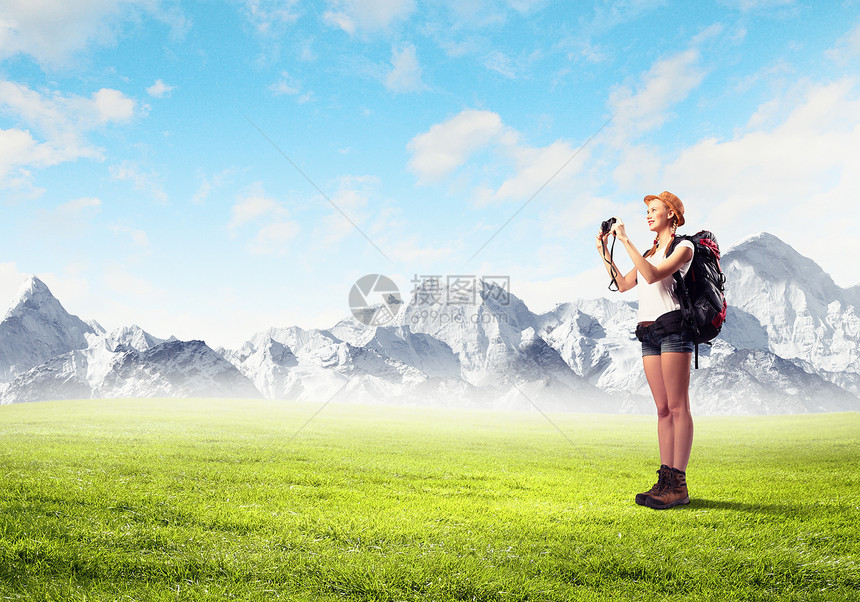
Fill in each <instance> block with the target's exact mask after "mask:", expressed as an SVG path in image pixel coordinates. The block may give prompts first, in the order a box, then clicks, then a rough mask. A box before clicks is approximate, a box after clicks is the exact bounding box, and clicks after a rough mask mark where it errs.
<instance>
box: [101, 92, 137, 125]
mask: <svg viewBox="0 0 860 602" xmlns="http://www.w3.org/2000/svg"><path fill="white" fill-rule="evenodd" d="M93 106H94V107H95V109H96V111H97V114H98V120H99V122H100V123H111V122H120V121H128V120H129V119H131V118H132V117H134V109H135V103H134V101H133V100H132V99H131V98H129V97H127V96H126V95H125V94H123V93H122V92H120V91H119V90H112V89H110V88H102V89H101V90H99V91H98V92H96V93H94V94H93Z"/></svg>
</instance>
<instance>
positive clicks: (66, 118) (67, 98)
mask: <svg viewBox="0 0 860 602" xmlns="http://www.w3.org/2000/svg"><path fill="white" fill-rule="evenodd" d="M135 111H136V103H135V102H134V100H132V99H130V98H128V97H127V96H125V95H124V94H123V93H122V92H120V91H119V90H113V89H110V88H102V89H101V90H98V91H97V92H95V93H93V94H92V95H91V96H90V97H89V98H86V97H83V96H77V95H63V94H60V93H59V92H45V93H42V92H39V91H36V90H33V89H31V88H29V87H28V86H26V85H23V84H18V83H15V82H11V81H8V80H0V113H5V114H7V115H10V116H12V117H14V118H16V119H18V120H19V121H21V122H23V124H24V127H26V128H32V129H33V130H35V131H36V132H37V133H38V134H40V135H41V138H42V140H39V139H37V138H36V137H35V136H34V135H33V133H31V131H30V129H20V128H13V129H8V130H0V185H4V184H5V185H6V186H9V185H10V182H18V184H19V185H21V183H22V182H25V181H29V179H30V177H31V175H32V174H31V172H30V169H34V168H43V167H48V166H51V165H57V164H60V163H64V162H67V161H74V160H75V159H79V158H89V159H101V158H102V151H101V149H99V148H97V147H95V146H93V145H91V144H90V143H88V142H87V140H86V135H87V134H88V133H89V132H90V131H92V130H94V129H96V128H99V127H102V126H106V125H109V124H112V123H123V122H127V121H129V120H130V119H132V118H133V117H134V116H135Z"/></svg>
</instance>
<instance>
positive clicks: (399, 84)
mask: <svg viewBox="0 0 860 602" xmlns="http://www.w3.org/2000/svg"><path fill="white" fill-rule="evenodd" d="M391 66H392V69H391V71H390V72H389V73H388V76H387V77H386V79H385V86H386V87H387V88H388V89H389V90H392V91H394V92H417V91H420V90H423V89H425V88H426V86H425V85H424V83H423V82H422V81H421V65H420V64H419V63H418V57H417V56H416V54H415V46H413V45H412V44H408V45H406V46H404V47H403V48H401V49H400V50H398V49H393V50H392V53H391Z"/></svg>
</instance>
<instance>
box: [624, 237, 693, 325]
mask: <svg viewBox="0 0 860 602" xmlns="http://www.w3.org/2000/svg"><path fill="white" fill-rule="evenodd" d="M679 247H687V248H688V249H690V250H691V251H693V252H694V253H695V249H694V248H693V243H691V242H690V241H689V240H682V241H681V242H679V243H678V244H677V245H676V246H675V248H676V249H677V248H679ZM668 248H669V247H668V246H667V247H666V249H668ZM666 249H663V251H662V252H661V251H659V250H658V251H657V252H656V253H654V255H652V256H651V257H648V258H647V259H646V260H647V261H648V263H650V264H651V265H655V266H656V265H658V264H660V263H662V262H663V261H664V260H665V259H666ZM692 263H693V258H692V256H690V261H688V262H686V263H684V264H682V265H681V277H684V276H686V275H687V272H689V271H690V265H691V264H692ZM636 288H638V289H639V321H640V322H653V321H654V320H656V319H657V318H659V317H660V316H662V315H663V314H665V313H669V312H670V311H675V310H676V309H681V304H680V303H679V302H678V297H677V296H676V295H675V279H674V278H673V277H672V274H669V275H668V276H666V277H665V278H663V280H660V281H658V282H655V283H654V284H648V283H647V282H646V281H645V279H644V278H643V277H642V275H641V274H640V275H639V283H638V286H637V287H636Z"/></svg>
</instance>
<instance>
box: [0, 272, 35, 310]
mask: <svg viewBox="0 0 860 602" xmlns="http://www.w3.org/2000/svg"><path fill="white" fill-rule="evenodd" d="M28 276H29V274H22V273H21V272H19V271H18V267H17V266H16V265H15V262H14V261H9V262H5V263H0V312H2V313H3V315H5V314H6V312H7V311H8V310H9V307H10V306H11V305H12V301H14V300H15V298H16V295H17V294H18V291H19V290H20V289H21V286H22V285H23V284H24V281H25V280H26V279H27V277H28Z"/></svg>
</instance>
